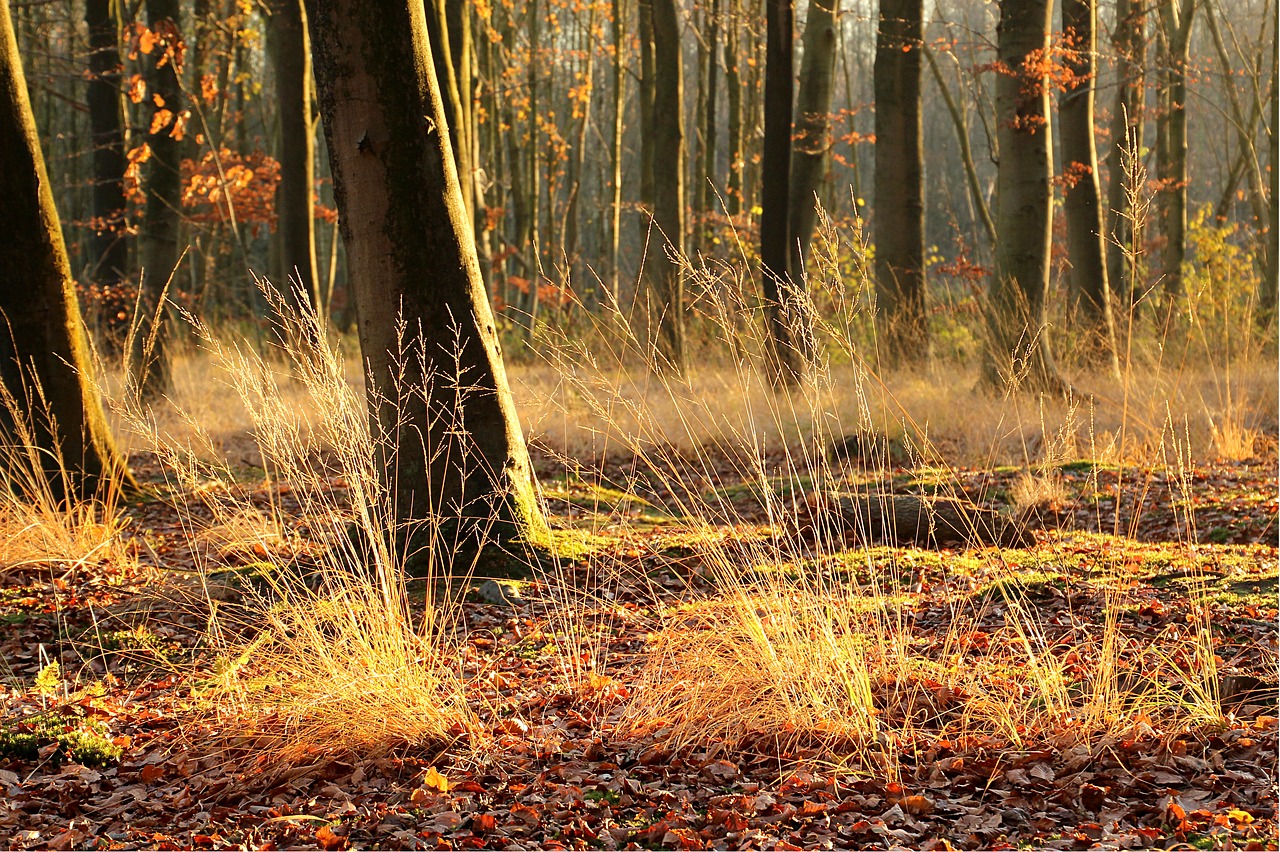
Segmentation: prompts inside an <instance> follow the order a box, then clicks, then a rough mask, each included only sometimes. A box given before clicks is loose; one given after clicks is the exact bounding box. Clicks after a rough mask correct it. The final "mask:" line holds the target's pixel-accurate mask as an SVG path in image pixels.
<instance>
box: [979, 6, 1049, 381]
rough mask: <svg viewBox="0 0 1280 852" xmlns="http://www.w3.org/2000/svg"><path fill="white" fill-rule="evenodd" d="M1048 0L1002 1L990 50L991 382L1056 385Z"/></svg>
mask: <svg viewBox="0 0 1280 852" xmlns="http://www.w3.org/2000/svg"><path fill="white" fill-rule="evenodd" d="M1052 18H1053V3H1052V0H1001V3H1000V24H999V27H998V28H997V46H996V56H997V59H998V60H999V62H1000V65H1001V68H1002V70H1001V72H1000V73H999V74H998V76H997V77H996V133H997V140H998V147H999V149H1000V164H999V169H998V172H997V176H996V255H995V280H994V281H993V282H992V284H991V295H990V300H989V304H988V306H987V310H988V318H989V326H990V339H989V340H988V348H987V352H986V361H985V364H984V370H983V372H984V377H985V381H986V383H987V385H988V386H989V387H991V388H994V389H1000V388H1005V387H1009V386H1013V387H1018V386H1020V385H1027V386H1030V387H1031V388H1033V389H1036V390H1044V391H1055V392H1061V391H1063V390H1064V389H1065V385H1064V382H1063V381H1062V378H1061V377H1060V376H1059V374H1058V370H1057V366H1056V365H1055V364H1054V361H1053V355H1052V352H1051V350H1050V348H1049V338H1048V322H1047V316H1046V314H1045V297H1046V294H1047V293H1048V290H1049V249H1050V245H1051V243H1052V239H1053V203H1052V202H1053V133H1052V130H1051V128H1050V126H1049V116H1050V112H1049V85H1048V80H1047V79H1046V78H1045V77H1044V75H1043V72H1042V71H1041V69H1040V67H1039V66H1038V65H1037V64H1036V63H1035V57H1036V56H1044V55H1047V53H1048V51H1049V30H1050V26H1051V22H1052Z"/></svg>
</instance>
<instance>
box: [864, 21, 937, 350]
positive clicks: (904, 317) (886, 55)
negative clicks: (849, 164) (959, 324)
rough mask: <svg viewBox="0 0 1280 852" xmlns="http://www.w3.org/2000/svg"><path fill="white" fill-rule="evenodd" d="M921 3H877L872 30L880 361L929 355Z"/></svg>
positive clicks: (873, 221)
mask: <svg viewBox="0 0 1280 852" xmlns="http://www.w3.org/2000/svg"><path fill="white" fill-rule="evenodd" d="M923 50H924V3H923V0H881V2H880V24H879V28H878V30H877V34H876V61H875V95H876V149H875V151H876V177H875V217H874V218H873V219H872V225H873V238H874V240H875V246H876V308H877V310H876V324H877V326H878V331H877V334H878V336H879V338H880V344H879V347H878V348H879V351H880V355H881V358H882V359H883V360H885V361H886V362H887V363H889V364H897V365H902V366H918V365H920V364H921V363H923V362H924V361H925V360H927V359H928V357H929V328H928V323H927V317H926V314H925V294H924V288H925V281H924V148H923V145H922V141H923V137H924V133H923V123H922V120H923V119H922V115H921V110H920V72H921V70H922V69H921V55H922V53H923Z"/></svg>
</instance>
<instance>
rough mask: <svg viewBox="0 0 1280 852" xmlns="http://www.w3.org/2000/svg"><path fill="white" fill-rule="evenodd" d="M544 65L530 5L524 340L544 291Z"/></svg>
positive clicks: (536, 13)
mask: <svg viewBox="0 0 1280 852" xmlns="http://www.w3.org/2000/svg"><path fill="white" fill-rule="evenodd" d="M541 63H542V19H541V14H540V12H539V8H538V0H532V2H530V3H529V70H528V75H529V150H528V152H527V153H528V158H529V159H528V162H529V167H528V169H527V170H526V171H525V175H526V178H525V179H526V187H527V189H526V190H525V201H526V203H527V204H528V210H529V241H528V244H527V245H526V246H525V252H526V255H525V256H526V257H527V258H528V260H527V261H526V263H525V269H526V271H527V272H528V273H529V274H528V279H529V290H528V292H527V293H526V294H525V302H524V312H523V313H524V322H525V339H526V340H530V339H532V338H533V331H534V328H535V326H536V325H537V322H538V307H539V305H538V293H539V291H540V290H541V289H542V164H541V163H540V162H539V158H538V152H539V151H540V149H541V148H542V113H541V108H542V107H541V103H540V102H539V95H540V94H541V92H540V86H539V82H540V80H539V74H538V70H539V68H541Z"/></svg>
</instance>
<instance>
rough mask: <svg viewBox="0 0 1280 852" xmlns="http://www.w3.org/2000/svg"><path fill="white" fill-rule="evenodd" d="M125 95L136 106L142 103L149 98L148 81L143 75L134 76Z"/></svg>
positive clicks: (130, 79)
mask: <svg viewBox="0 0 1280 852" xmlns="http://www.w3.org/2000/svg"><path fill="white" fill-rule="evenodd" d="M125 94H127V95H128V96H129V100H130V101H132V102H133V103H135V104H140V103H142V99H143V98H145V97H146V96H147V80H146V78H145V77H143V76H142V75H141V74H134V75H133V76H132V77H130V78H129V87H128V88H127V89H126V90H125Z"/></svg>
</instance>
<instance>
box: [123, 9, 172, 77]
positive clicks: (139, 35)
mask: <svg viewBox="0 0 1280 852" xmlns="http://www.w3.org/2000/svg"><path fill="white" fill-rule="evenodd" d="M126 32H127V34H128V36H129V58H130V59H137V58H138V54H143V55H146V56H154V57H155V63H156V66H155V67H157V68H163V67H165V66H166V65H169V64H170V63H172V64H173V70H174V72H175V73H176V74H178V75H179V76H181V74H182V66H183V62H184V61H185V59H186V56H187V43H186V41H185V40H184V39H183V38H182V33H180V32H179V31H178V26H177V24H175V23H174V22H173V21H171V20H169V19H168V18H165V19H164V20H162V21H159V22H157V23H156V24H155V25H154V26H151V27H148V26H146V25H145V24H142V23H138V22H135V23H134V24H133V26H132V28H130V30H128V31H126Z"/></svg>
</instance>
